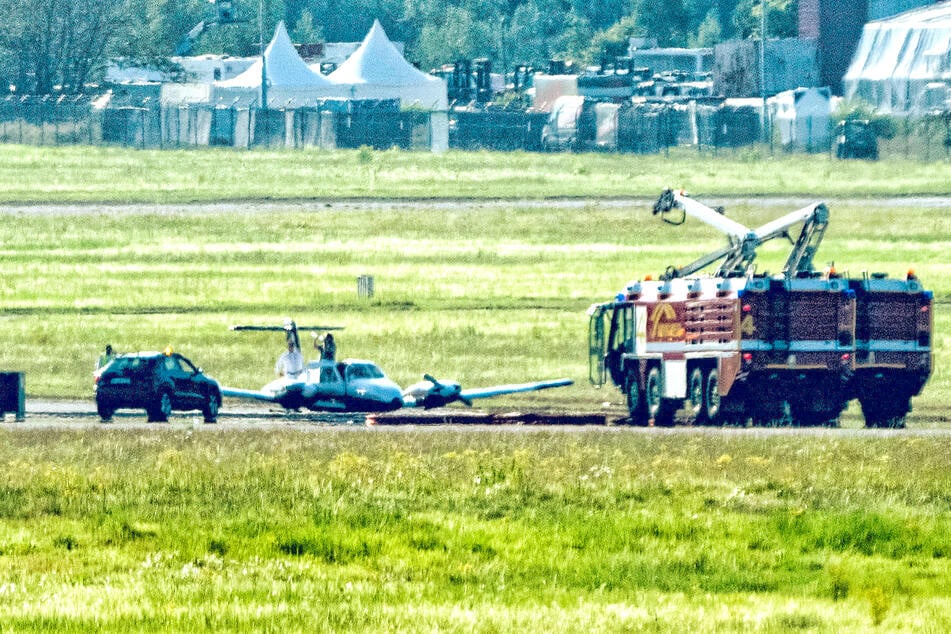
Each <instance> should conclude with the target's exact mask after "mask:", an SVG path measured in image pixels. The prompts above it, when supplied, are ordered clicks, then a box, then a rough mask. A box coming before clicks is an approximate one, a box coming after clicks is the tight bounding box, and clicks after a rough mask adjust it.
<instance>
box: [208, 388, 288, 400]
mask: <svg viewBox="0 0 951 634" xmlns="http://www.w3.org/2000/svg"><path fill="white" fill-rule="evenodd" d="M221 395H222V396H230V397H232V398H245V399H252V400H255V401H267V402H268V403H277V399H276V398H275V397H274V395H273V394H271V393H269V392H261V391H259V390H242V389H239V388H236V387H222V388H221Z"/></svg>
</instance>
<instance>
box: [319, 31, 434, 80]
mask: <svg viewBox="0 0 951 634" xmlns="http://www.w3.org/2000/svg"><path fill="white" fill-rule="evenodd" d="M327 78H328V79H329V80H330V81H332V82H335V83H337V84H374V85H377V86H414V85H419V84H427V83H432V82H438V81H440V79H439V78H438V77H433V76H432V75H427V74H426V73H424V72H421V71H419V70H418V69H416V68H415V67H414V66H413V65H412V64H410V63H409V62H407V61H406V59H405V58H404V57H403V56H402V55H401V54H400V52H399V51H398V50H397V48H396V47H395V46H394V45H393V42H391V41H390V38H388V37H387V36H386V32H385V31H384V30H383V26H382V25H381V24H380V21H379V20H374V21H373V27H372V28H371V29H370V32H369V33H367V36H366V37H365V38H363V42H362V43H361V44H360V46H359V47H358V48H357V50H355V51H354V52H353V54H352V55H350V57H348V58H347V61H345V62H344V63H343V64H341V65H340V66H339V67H338V68H337V70H335V71H334V72H332V73H330V74H329V75H327Z"/></svg>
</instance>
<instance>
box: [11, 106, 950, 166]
mask: <svg viewBox="0 0 951 634" xmlns="http://www.w3.org/2000/svg"><path fill="white" fill-rule="evenodd" d="M341 103H342V104H343V105H341ZM762 125H763V123H762V118H761V116H760V114H759V111H758V110H757V109H755V108H753V107H725V106H723V105H719V106H714V105H706V104H704V103H703V102H690V101H687V102H670V103H663V102H651V103H643V104H630V103H627V104H595V105H594V106H592V107H590V108H587V109H586V110H582V111H580V112H579V113H578V116H577V118H576V119H575V120H574V123H573V127H571V126H569V129H563V130H557V129H555V128H553V127H552V126H551V125H550V124H549V115H548V114H547V113H539V112H531V111H524V110H505V109H492V108H489V109H484V110H452V111H450V112H448V113H446V112H424V111H415V110H400V109H399V106H398V103H396V104H394V103H393V102H337V103H336V104H335V105H333V106H316V107H298V108H291V107H286V108H281V109H274V108H270V109H261V108H255V107H249V106H236V105H231V106H224V105H217V106H216V105H204V104H181V105H176V104H164V105H159V104H158V103H156V102H155V101H149V100H148V99H144V100H142V101H141V102H140V103H137V104H129V103H128V102H127V105H121V106H106V107H99V105H98V103H97V100H96V99H95V98H90V97H83V96H77V97H65V96H63V97H59V98H53V97H18V96H8V97H5V98H0V143H17V144H25V145H120V146H126V147H133V148H142V149H146V148H158V149H163V148H179V147H188V146H226V147H238V148H247V149H254V148H272V149H274V148H281V149H284V148H323V149H334V148H358V147H372V148H376V149H387V148H391V147H396V148H400V149H405V150H418V151H430V150H438V149H445V148H446V147H448V148H452V149H460V150H477V149H487V150H498V151H515V150H522V151H532V152H534V151H576V152H581V151H601V152H626V153H644V154H650V153H658V152H667V151H669V150H670V149H671V148H673V147H692V148H695V149H697V150H698V151H699V152H703V153H709V152H713V153H714V154H718V153H720V152H726V153H727V154H728V155H729V153H731V152H738V151H744V149H745V148H750V147H754V146H760V147H761V146H762V139H763V138H764V137H765V138H767V139H770V142H769V151H770V152H771V153H773V152H812V153H822V152H834V143H835V138H834V133H833V129H832V127H831V125H832V124H831V123H830V122H829V121H828V120H827V119H825V118H823V119H818V120H816V121H811V120H808V119H807V120H799V121H797V122H793V123H789V122H783V121H775V120H774V121H769V120H767V122H766V125H767V126H769V127H768V129H767V134H765V135H764V134H763V131H762V128H761V126H762ZM784 126H785V127H784ZM891 128H892V133H893V136H891V138H888V139H881V140H880V141H879V144H880V148H881V152H880V156H882V157H885V156H902V157H906V158H916V159H921V160H942V159H947V158H949V157H951V114H949V113H936V114H934V115H929V116H926V117H920V118H916V119H900V120H896V122H895V124H894V125H893V126H891Z"/></svg>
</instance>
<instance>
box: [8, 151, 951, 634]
mask: <svg viewBox="0 0 951 634" xmlns="http://www.w3.org/2000/svg"><path fill="white" fill-rule="evenodd" d="M369 157H370V160H369V162H367V161H363V162H361V161H360V153H358V152H353V153H347V152H339V153H337V152H334V153H319V152H314V153H307V152H300V153H296V152H284V153H266V152H260V153H259V152H250V153H249V152H229V151H211V150H208V151H183V152H169V153H164V154H163V153H151V152H134V151H126V150H114V149H95V150H89V149H86V150H80V149H76V148H68V149H49V148H42V149H37V148H10V147H0V192H3V193H2V194H0V197H6V199H7V200H9V201H14V202H31V201H35V202H41V203H61V202H69V201H77V200H79V201H92V202H109V201H138V202H153V203H155V202H158V203H163V202H169V201H179V202H180V201H189V200H206V201H216V200H221V199H222V198H232V197H234V198H251V199H265V198H270V199H272V200H275V201H278V202H274V203H272V204H271V205H269V206H267V207H264V206H262V207H260V208H254V209H251V210H248V209H247V208H242V209H238V210H235V209H231V208H229V207H228V205H227V204H225V205H222V206H220V207H215V206H210V207H207V208H203V209H202V210H201V211H200V212H198V211H195V210H194V209H189V208H187V207H181V208H172V209H164V208H161V209H159V210H158V211H157V210H156V209H155V208H154V207H137V206H131V207H130V208H129V209H128V210H123V211H122V212H115V211H110V212H109V213H103V214H100V213H96V212H94V213H78V214H77V213H74V210H72V209H70V208H68V207H67V208H55V207H54V208H53V209H49V210H45V211H44V213H35V212H34V211H33V210H32V209H27V208H24V209H23V210H16V209H14V210H12V211H11V210H8V211H7V212H6V215H5V216H4V222H2V223H0V263H2V272H3V275H2V276H0V304H2V306H3V312H2V314H0V344H2V349H3V366H4V368H3V369H18V370H24V371H25V372H26V382H27V391H28V393H29V394H30V395H31V396H71V397H81V398H91V394H92V376H91V372H92V366H93V363H94V361H95V359H96V357H97V355H98V354H99V352H100V351H101V349H102V347H103V346H104V345H105V343H112V344H113V345H115V346H116V347H117V348H119V349H120V350H140V349H161V348H163V347H164V346H165V345H167V344H169V343H171V344H172V345H173V346H174V347H175V348H176V349H178V350H180V351H181V352H183V353H185V354H186V355H189V356H191V357H193V358H194V359H195V360H196V361H198V362H199V363H201V364H202V365H203V366H205V368H206V369H207V370H208V371H209V373H211V374H212V375H213V376H215V377H217V378H219V379H220V380H222V382H224V383H226V384H231V385H236V386H243V387H255V386H257V385H260V384H262V383H263V382H265V381H266V380H267V379H268V378H270V376H271V367H272V365H273V362H274V358H275V357H276V355H277V354H278V353H279V352H280V349H281V347H282V346H281V344H280V342H279V341H278V339H277V338H276V337H275V336H274V335H269V334H266V333H234V332H231V331H229V330H228V326H230V325H233V324H235V323H257V324H262V323H273V322H276V321H278V320H279V319H280V318H281V317H283V316H285V315H287V316H292V317H295V318H296V319H297V320H298V322H299V323H302V324H303V323H315V322H316V323H322V324H339V325H345V326H346V327H347V329H346V330H344V331H343V332H342V333H341V334H340V337H339V346H340V348H339V353H340V354H341V356H355V357H365V358H371V359H375V360H377V361H379V362H380V363H381V365H382V366H383V367H384V368H385V369H386V370H387V371H388V373H389V374H390V375H391V376H393V378H394V379H396V380H397V381H399V382H400V383H401V384H406V383H409V382H411V381H415V380H417V379H418V378H419V377H420V375H421V374H422V373H423V372H427V371H429V372H433V373H435V374H437V375H439V376H445V377H454V378H458V379H460V380H461V381H463V382H464V383H466V384H469V385H487V384H494V383H500V382H510V381H522V380H526V379H529V378H547V377H556V376H569V377H571V378H574V379H575V380H576V382H577V384H576V385H575V386H572V387H571V388H568V389H560V390H550V391H546V392H540V393H537V394H533V395H526V396H513V397H511V398H509V399H500V400H499V401H492V402H491V403H487V405H486V406H487V407H489V408H499V409H510V408H511V409H521V408H532V407H560V408H571V409H577V410H585V411H591V410H599V409H601V408H602V407H603V406H604V404H605V403H607V406H608V407H609V408H611V409H613V410H614V411H620V410H621V409H622V407H623V406H622V400H621V397H620V394H619V393H618V392H617V390H614V389H605V390H601V391H595V390H593V389H592V388H590V387H589V386H588V385H587V384H586V376H587V367H586V359H585V351H586V328H587V323H586V321H587V320H586V316H585V309H586V308H587V306H588V305H589V304H591V303H593V302H600V301H604V300H606V299H607V298H610V297H612V296H613V294H614V293H615V292H616V290H618V289H619V288H620V287H621V286H622V285H623V284H625V283H626V282H627V281H629V280H631V279H634V278H642V277H644V276H645V275H648V274H652V275H657V274H658V273H660V272H661V271H663V269H664V268H665V267H666V266H667V265H668V264H683V263H685V262H688V261H690V260H692V259H693V258H695V257H697V256H698V255H700V254H702V253H706V252H707V251H710V250H712V249H714V248H717V247H719V246H720V245H721V244H722V240H723V239H722V237H721V236H720V235H718V234H716V233H715V232H714V231H712V230H710V229H708V228H706V227H704V226H703V225H701V224H700V223H697V222H688V223H687V224H686V225H685V226H682V227H678V228H674V227H668V226H666V225H663V224H661V223H660V222H659V221H657V220H656V219H655V218H652V217H651V216H650V214H649V204H650V203H649V199H651V198H653V197H654V196H656V195H657V193H659V191H660V189H661V188H662V187H664V186H667V185H685V186H686V187H688V188H689V189H690V190H691V191H693V192H705V191H706V192H709V193H710V195H711V196H712V195H717V196H739V197H745V196H746V195H747V194H768V193H778V194H782V195H784V194H788V193H790V192H802V191H806V192H807V194H804V195H803V197H804V198H812V197H813V196H815V197H817V198H818V197H824V196H831V195H834V196H842V197H852V196H862V197H864V196H865V195H874V196H897V195H914V194H918V195H929V194H930V195H944V196H946V195H947V193H948V192H947V191H946V190H947V183H948V182H951V179H949V178H948V176H949V175H948V173H947V171H948V165H947V164H946V163H941V164H929V165H926V164H918V163H912V162H908V163H901V162H887V163H881V164H865V163H834V162H831V161H829V160H828V159H827V158H826V157H824V156H820V157H797V158H787V157H780V158H777V159H770V158H767V159H766V160H755V158H756V157H755V156H753V155H752V154H749V153H747V154H741V155H738V156H736V157H733V158H731V159H729V160H722V159H718V160H716V161H711V160H701V159H699V158H697V157H696V156H692V157H678V156H674V155H671V157H670V158H665V157H632V156H624V157H609V156H600V155H597V156H578V155H564V156H561V155H559V156H546V155H519V154H516V155H492V154H472V155H462V154H453V153H451V154H448V155H444V156H438V157H437V156H432V155H428V154H425V155H423V154H420V155H416V154H413V155H403V154H399V153H394V152H385V153H377V152H373V153H370V154H369ZM371 170H372V171H371ZM301 183H306V185H302V184H301ZM466 195H471V196H474V197H480V198H481V197H486V196H494V197H500V198H511V199H515V198H519V197H521V196H530V197H535V196H537V197H541V196H588V195H591V196H594V195H610V196H622V197H625V198H627V197H631V196H642V197H644V198H643V202H634V203H631V204H629V205H628V204H625V205H620V206H617V205H607V204H599V203H598V202H597V200H595V199H593V198H592V200H591V202H590V203H587V204H585V205H584V206H583V207H582V208H580V209H566V208H560V207H558V206H557V205H552V206H537V205H535V206H533V205H525V204H519V203H518V202H517V201H515V200H512V201H511V202H508V203H504V204H498V205H491V206H489V205H480V204H479V203H478V202H472V203H467V204H463V205H461V206H460V207H458V208H452V209H446V208H427V207H421V208H415V207H413V206H397V207H393V206H391V205H388V204H387V203H386V202H385V201H383V202H381V203H380V204H379V206H378V207H374V208H369V209H355V208H350V207H347V206H346V205H338V204H337V202H336V199H337V198H338V197H348V196H371V197H389V196H392V197H433V196H466ZM309 197H318V198H326V199H327V200H328V205H326V206H322V207H320V208H319V210H317V211H308V210H304V209H302V208H301V207H300V205H298V204H297V203H296V202H294V201H293V200H289V199H296V198H309ZM282 199H288V200H283V201H282ZM830 208H831V213H832V222H831V225H830V229H829V232H828V234H827V236H826V239H825V241H824V243H823V245H822V248H821V250H820V256H819V258H818V264H819V265H820V266H825V265H826V264H829V263H831V262H832V261H834V263H835V266H836V268H837V269H838V270H840V271H846V272H849V273H851V274H854V275H858V274H861V272H862V271H863V270H869V271H885V272H888V273H889V274H890V275H893V276H902V275H904V274H905V273H906V271H907V270H908V268H909V267H912V268H914V269H915V270H916V271H917V272H918V274H919V275H920V277H921V278H922V280H923V282H924V283H925V285H926V286H927V287H928V288H930V289H933V290H934V292H935V297H936V301H937V304H936V307H937V309H936V311H935V337H934V348H935V360H936V363H935V366H936V371H935V374H934V375H933V376H932V378H931V381H930V382H929V384H928V385H927V386H926V388H925V391H924V393H923V394H922V395H921V396H920V397H918V398H916V399H915V401H914V405H915V410H914V412H913V413H912V415H911V416H910V418H909V429H908V430H906V431H903V432H897V433H876V432H874V431H864V430H863V431H859V430H857V429H855V430H853V429H847V430H811V431H809V430H803V431H800V430H736V429H730V430H723V431H722V432H720V431H715V432H712V433H698V432H696V431H695V430H691V429H674V430H657V429H653V430H632V429H629V428H624V427H607V428H588V429H571V430H560V429H536V428H520V429H509V430H505V431H498V430H496V431H492V432H484V431H480V430H476V429H466V428H455V429H417V430H413V429H388V428H370V429H367V428H363V427H351V426H347V427H343V428H333V427H328V426H318V425H315V426H313V427H307V428H304V429H286V428H282V426H281V425H280V424H277V425H274V426H269V427H264V428H261V429H250V430H249V429H246V428H245V429H240V428H236V425H235V424H233V423H231V422H229V421H227V420H225V419H223V421H222V424H220V425H217V426H204V425H201V424H193V423H191V422H189V419H182V418H177V419H174V420H173V422H172V423H171V424H170V425H167V426H149V427H146V426H145V425H144V423H143V424H142V426H141V427H138V428H133V429H117V428H115V427H110V426H102V425H99V424H98V423H95V424H92V425H74V426H72V427H71V428H69V429H66V430H51V429H43V428H22V427H20V426H14V425H13V424H9V425H4V426H0V624H2V625H0V629H3V630H4V631H17V632H21V631H37V632H39V631H57V632H71V631H72V632H87V631H91V630H96V631H107V632H125V631H137V632H139V631H182V632H192V631H216V632H221V631H225V632H227V631H234V632H239V631H240V632H245V631H274V632H287V631H308V632H310V631H355V632H386V631H394V632H395V631H452V632H471V631H479V632H526V631H528V632H551V631H571V632H590V631H618V632H620V631H625V632H626V631H657V632H660V631H664V632H672V631H676V632H682V631H691V632H723V631H731V632H732V631H742V632H750V631H755V632H777V633H779V632H790V631H809V632H867V631H870V630H874V629H876V628H877V630H879V631H909V632H938V631H947V630H949V629H951V596H949V593H948V588H949V587H951V566H949V553H951V542H949V537H948V535H949V534H951V532H949V529H951V519H949V509H951V497H949V494H948V491H949V489H951V486H949V485H951V470H949V469H948V459H947V456H948V455H949V451H951V443H949V440H948V437H947V436H946V435H944V433H943V431H944V430H945V429H946V427H947V425H946V424H945V423H943V422H942V421H944V420H946V417H947V412H948V406H949V403H951V374H949V372H948V371H947V369H946V368H947V367H949V362H948V361H949V359H948V354H949V353H948V350H949V344H951V341H949V334H948V333H949V332H951V323H949V319H951V318H949V317H948V311H946V310H945V309H946V307H947V306H948V303H949V298H951V275H949V271H948V268H949V264H948V258H947V253H948V252H949V248H951V244H949V243H951V238H949V236H951V220H949V219H948V214H947V209H946V208H943V209H941V208H939V209H929V208H920V207H916V206H911V205H901V204H898V205H882V204H879V203H876V202H875V201H868V202H848V201H836V202H835V203H833V204H831V205H830ZM97 209H98V208H97ZM789 210H790V209H787V208H785V207H783V206H779V207H775V206H770V205H769V204H768V203H765V202H756V201H752V202H750V203H749V204H738V205H734V206H733V208H731V209H730V210H729V214H730V216H731V217H733V218H736V219H737V220H740V221H741V222H744V223H745V224H748V225H752V226H757V225H759V224H762V223H763V222H766V221H767V220H770V219H772V218H775V217H777V216H778V215H780V214H782V213H784V212H786V211H789ZM785 249H786V247H784V246H783V245H781V244H779V243H778V242H777V243H776V244H774V245H770V246H769V247H768V248H765V249H763V250H762V253H761V256H760V260H759V262H760V267H761V269H769V270H776V269H778V268H779V266H780V263H781V261H782V259H783V256H784V252H785ZM361 274H371V275H374V277H375V281H376V290H377V294H376V296H375V297H374V299H373V300H371V301H363V300H360V299H358V298H357V294H356V277H357V276H358V275H361ZM304 334H305V337H308V338H309V335H308V334H307V333H304ZM226 405H227V404H226ZM846 426H847V427H852V428H857V427H860V426H861V422H860V420H859V419H858V417H857V416H856V414H855V412H850V413H849V415H848V416H847V417H846ZM935 428H937V429H938V430H939V432H941V433H939V434H936V435H929V431H930V430H931V429H935Z"/></svg>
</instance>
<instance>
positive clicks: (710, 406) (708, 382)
mask: <svg viewBox="0 0 951 634" xmlns="http://www.w3.org/2000/svg"><path fill="white" fill-rule="evenodd" d="M702 416H703V419H704V421H706V423H707V424H708V425H720V424H722V423H721V421H720V374H719V373H718V372H717V370H716V368H711V369H710V371H709V372H707V373H706V375H705V376H704V377H703V411H702Z"/></svg>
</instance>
